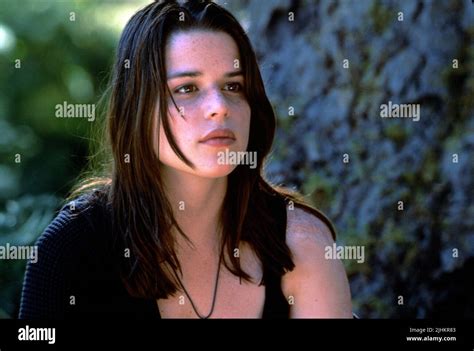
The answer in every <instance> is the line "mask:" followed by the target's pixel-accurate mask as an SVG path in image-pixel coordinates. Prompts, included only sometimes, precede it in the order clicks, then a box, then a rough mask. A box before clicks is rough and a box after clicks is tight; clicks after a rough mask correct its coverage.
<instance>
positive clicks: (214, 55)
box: [165, 30, 240, 72]
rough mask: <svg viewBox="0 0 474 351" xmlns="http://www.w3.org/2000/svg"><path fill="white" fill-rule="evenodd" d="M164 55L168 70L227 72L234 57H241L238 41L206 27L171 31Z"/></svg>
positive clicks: (232, 65) (231, 66)
mask: <svg viewBox="0 0 474 351" xmlns="http://www.w3.org/2000/svg"><path fill="white" fill-rule="evenodd" d="M165 55H166V67H167V70H168V72H170V71H174V70H182V69H191V68H192V69H197V70H200V71H216V70H225V71H226V72H227V71H230V70H232V69H233V67H234V63H235V60H240V56H239V50H238V47H237V44H236V43H235V41H234V39H233V38H232V37H231V36H230V35H229V34H227V33H224V32H217V31H205V30H193V31H189V32H176V33H173V34H172V35H171V36H170V39H169V41H168V43H167V45H166V53H165Z"/></svg>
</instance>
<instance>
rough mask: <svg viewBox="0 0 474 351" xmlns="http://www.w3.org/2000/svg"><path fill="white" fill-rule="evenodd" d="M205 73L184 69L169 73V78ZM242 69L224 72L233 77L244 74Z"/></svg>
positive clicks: (226, 76)
mask: <svg viewBox="0 0 474 351" xmlns="http://www.w3.org/2000/svg"><path fill="white" fill-rule="evenodd" d="M202 75H203V73H202V72H200V71H183V72H173V73H170V74H169V75H168V80H170V79H175V78H182V77H199V76H202ZM243 75H244V74H243V72H242V71H233V72H227V73H225V74H224V77H225V78H232V77H236V76H243Z"/></svg>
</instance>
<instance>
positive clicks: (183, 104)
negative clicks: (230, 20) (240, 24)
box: [159, 30, 250, 178]
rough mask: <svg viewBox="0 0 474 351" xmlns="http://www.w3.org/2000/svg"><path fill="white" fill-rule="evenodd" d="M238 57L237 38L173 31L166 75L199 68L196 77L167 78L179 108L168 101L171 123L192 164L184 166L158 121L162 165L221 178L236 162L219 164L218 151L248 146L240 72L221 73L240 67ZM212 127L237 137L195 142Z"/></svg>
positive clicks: (247, 110)
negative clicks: (221, 142) (219, 144)
mask: <svg viewBox="0 0 474 351" xmlns="http://www.w3.org/2000/svg"><path fill="white" fill-rule="evenodd" d="M236 59H237V60H240V57H239V51H238V48H237V45H236V43H235V41H234V40H233V39H232V37H231V36H229V35H228V34H226V33H223V32H210V31H202V30H194V31H191V32H177V33H174V34H172V35H171V37H170V40H169V41H168V43H167V46H166V69H167V74H168V77H170V75H171V74H172V73H175V72H182V71H199V72H201V73H202V74H201V75H199V76H197V77H179V78H175V79H171V80H168V86H169V89H170V91H171V92H172V93H173V98H174V100H175V102H176V105H177V106H178V108H180V109H181V111H182V112H183V114H184V118H182V117H181V116H180V111H179V110H177V109H176V107H175V106H174V104H173V102H172V100H171V99H169V100H168V105H169V114H170V126H171V130H172V133H173V135H174V137H175V139H176V143H177V144H178V146H179V148H180V149H181V151H182V152H183V154H184V155H185V156H186V157H187V158H188V159H189V160H190V161H191V162H192V163H193V164H194V165H195V166H196V169H194V170H193V169H192V168H190V167H188V166H187V165H186V164H185V163H184V162H183V161H181V160H180V159H179V158H178V156H177V155H176V154H175V153H174V151H173V150H172V149H171V146H170V145H169V142H168V140H167V138H166V136H165V133H164V130H163V128H162V126H161V122H160V131H159V136H160V137H159V141H160V142H159V159H160V161H161V162H162V163H163V165H165V167H166V166H167V167H171V168H173V169H175V170H178V171H184V172H187V173H190V174H193V175H196V176H200V177H205V178H220V177H225V176H227V175H228V174H229V173H231V172H232V171H233V170H234V169H235V167H236V165H231V164H219V163H218V152H219V151H225V149H226V148H228V149H229V151H236V152H237V151H246V149H247V145H248V139H249V130H250V107H249V105H248V103H247V100H246V98H245V96H244V93H243V85H244V83H245V82H244V79H243V76H242V75H240V76H236V77H225V76H224V75H225V74H226V73H228V72H234V71H238V70H239V69H238V68H235V67H234V62H235V60H236ZM216 128H229V129H231V130H232V131H233V132H234V134H235V137H236V140H235V142H234V143H233V144H231V145H228V146H222V147H210V146H208V145H205V144H202V143H199V140H200V139H202V138H203V137H204V136H205V135H206V134H207V133H209V132H210V131H212V130H214V129H216Z"/></svg>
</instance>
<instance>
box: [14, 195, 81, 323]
mask: <svg viewBox="0 0 474 351" xmlns="http://www.w3.org/2000/svg"><path fill="white" fill-rule="evenodd" d="M77 205H80V203H77V204H75V206H77ZM80 209H81V208H80V207H79V208H74V207H71V206H70V205H66V206H64V207H63V208H62V209H61V210H60V211H59V213H58V215H57V216H56V217H55V218H54V220H53V221H52V222H51V223H50V224H49V225H48V227H47V228H46V229H45V230H44V232H43V233H42V235H41V236H40V237H39V239H38V240H37V242H36V243H35V245H37V247H38V259H37V261H36V262H32V261H30V262H28V264H27V268H26V272H25V277H24V282H23V289H22V296H21V303H20V312H19V318H21V319H63V318H64V317H65V315H66V313H67V310H68V308H69V306H71V303H72V302H73V301H74V296H73V295H71V294H70V292H71V286H72V283H73V281H74V280H77V279H80V277H79V275H80V274H82V273H81V272H80V270H79V271H78V270H76V267H77V266H78V263H79V261H80V250H82V249H83V248H84V243H83V241H84V240H87V232H88V231H90V227H89V225H88V223H87V218H85V217H86V216H87V215H84V214H83V213H81V212H80Z"/></svg>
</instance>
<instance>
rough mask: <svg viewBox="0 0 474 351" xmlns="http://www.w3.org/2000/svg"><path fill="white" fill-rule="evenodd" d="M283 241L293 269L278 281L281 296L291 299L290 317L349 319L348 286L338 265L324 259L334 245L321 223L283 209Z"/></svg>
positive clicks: (350, 314)
mask: <svg viewBox="0 0 474 351" xmlns="http://www.w3.org/2000/svg"><path fill="white" fill-rule="evenodd" d="M287 218H288V220H287V233H286V241H287V245H288V247H289V248H290V251H291V253H292V255H293V262H294V264H295V268H294V269H293V270H292V271H290V272H287V273H286V274H285V275H284V276H283V278H282V290H283V293H284V294H285V296H287V297H288V296H292V297H293V304H291V305H290V317H291V318H345V317H347V318H351V317H352V305H351V294H350V288H349V283H348V280H347V276H346V272H345V270H344V266H343V265H342V262H341V261H340V260H338V259H326V258H325V248H326V247H328V246H329V247H331V246H332V245H333V243H334V241H333V239H332V236H331V232H330V230H329V228H328V227H327V226H326V224H324V222H323V221H322V220H320V219H319V218H317V217H316V216H314V215H313V214H310V213H309V212H306V211H305V210H303V209H300V208H297V207H295V208H294V210H289V209H288V210H287Z"/></svg>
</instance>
